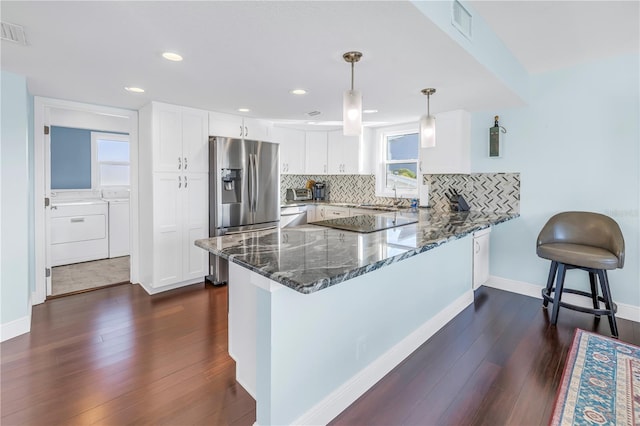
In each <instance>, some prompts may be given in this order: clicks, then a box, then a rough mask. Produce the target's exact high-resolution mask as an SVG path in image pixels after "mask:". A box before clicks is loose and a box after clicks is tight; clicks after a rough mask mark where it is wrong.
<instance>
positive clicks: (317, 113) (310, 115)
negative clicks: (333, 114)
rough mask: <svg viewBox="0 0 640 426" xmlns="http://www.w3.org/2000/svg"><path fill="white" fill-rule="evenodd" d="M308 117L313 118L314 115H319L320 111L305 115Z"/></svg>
mask: <svg viewBox="0 0 640 426" xmlns="http://www.w3.org/2000/svg"><path fill="white" fill-rule="evenodd" d="M307 115H308V116H309V117H315V116H316V115H320V111H310V112H308V113H307Z"/></svg>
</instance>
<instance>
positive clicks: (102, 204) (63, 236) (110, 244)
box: [44, 108, 131, 298]
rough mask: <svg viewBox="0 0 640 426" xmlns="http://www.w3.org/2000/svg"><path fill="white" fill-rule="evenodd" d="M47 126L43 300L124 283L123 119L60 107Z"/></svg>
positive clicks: (126, 169)
mask: <svg viewBox="0 0 640 426" xmlns="http://www.w3.org/2000/svg"><path fill="white" fill-rule="evenodd" d="M50 123H51V124H50V125H49V126H47V127H46V128H45V129H44V131H45V133H46V132H49V141H50V147H49V159H48V160H49V161H46V163H47V165H48V166H49V173H46V175H47V177H48V178H49V186H50V189H51V193H50V194H51V197H50V203H51V209H50V215H49V218H48V220H47V223H48V225H49V226H48V228H49V230H50V232H49V235H50V237H49V239H48V240H49V244H48V245H47V246H48V251H49V253H50V254H49V259H50V265H51V269H50V270H51V280H50V282H51V286H50V289H48V291H47V297H50V298H51V297H60V296H65V295H69V294H76V293H79V292H84V291H89V290H93V289H96V288H103V287H105V286H111V285H116V284H121V283H128V282H129V278H130V258H129V251H130V249H129V245H130V244H129V241H130V220H129V217H130V203H129V198H130V173H131V172H130V167H131V166H130V144H129V134H128V126H129V123H128V118H126V117H116V116H109V115H104V114H97V113H90V112H81V111H73V110H66V109H62V108H60V109H52V110H51V117H50Z"/></svg>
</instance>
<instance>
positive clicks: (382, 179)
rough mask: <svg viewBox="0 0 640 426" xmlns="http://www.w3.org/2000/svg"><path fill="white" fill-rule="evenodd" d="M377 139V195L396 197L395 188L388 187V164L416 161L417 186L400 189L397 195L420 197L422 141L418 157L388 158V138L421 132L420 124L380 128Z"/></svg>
mask: <svg viewBox="0 0 640 426" xmlns="http://www.w3.org/2000/svg"><path fill="white" fill-rule="evenodd" d="M376 133H377V135H376V136H377V137H376V140H377V141H378V162H377V163H378V167H377V169H376V196H377V197H391V198H393V197H395V196H396V194H395V193H394V191H393V189H390V188H387V186H386V173H387V165H388V164H394V163H395V164H397V163H414V162H415V164H416V170H417V176H416V188H415V189H412V190H409V189H398V190H397V197H398V198H418V190H419V187H420V182H421V173H422V172H421V171H420V143H419V142H418V157H417V158H415V159H414V158H412V159H408V160H388V159H387V153H388V149H387V139H388V138H389V137H392V136H400V135H409V134H418V135H419V134H420V132H419V129H418V126H417V125H416V123H406V124H402V125H397V126H392V127H385V128H379V129H378V130H377V131H376Z"/></svg>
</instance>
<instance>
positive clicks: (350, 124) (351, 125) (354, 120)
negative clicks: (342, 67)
mask: <svg viewBox="0 0 640 426" xmlns="http://www.w3.org/2000/svg"><path fill="white" fill-rule="evenodd" d="M342 57H343V58H344V60H345V61H347V62H349V63H350V64H351V90H346V91H345V92H344V96H343V98H342V131H343V133H344V134H345V135H346V136H359V135H361V134H362V93H360V91H359V90H354V89H353V67H354V64H355V63H356V62H358V61H359V60H360V58H362V53H360V52H347V53H345V54H344V55H342Z"/></svg>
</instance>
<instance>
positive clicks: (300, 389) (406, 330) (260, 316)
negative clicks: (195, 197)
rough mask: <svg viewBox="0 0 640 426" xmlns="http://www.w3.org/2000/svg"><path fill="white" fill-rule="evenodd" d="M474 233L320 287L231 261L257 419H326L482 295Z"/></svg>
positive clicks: (237, 351) (239, 362)
mask: <svg viewBox="0 0 640 426" xmlns="http://www.w3.org/2000/svg"><path fill="white" fill-rule="evenodd" d="M471 247H472V239H471V236H470V235H467V236H465V237H463V238H460V239H457V240H453V241H450V242H447V243H445V244H443V245H441V246H438V247H436V248H434V249H432V250H429V251H426V252H424V253H421V254H419V255H416V256H413V257H410V258H408V259H405V260H402V261H400V262H396V263H393V264H390V265H388V266H384V267H382V268H379V269H376V270H374V271H371V272H369V273H366V274H364V275H361V276H358V277H355V278H352V279H350V280H347V281H344V282H342V283H339V284H336V285H334V286H331V287H328V288H326V289H323V290H321V291H318V292H315V293H312V294H302V293H298V292H296V291H294V290H292V289H290V288H288V287H285V286H283V285H281V284H279V283H277V282H275V281H272V280H270V279H268V278H266V277H264V276H262V275H259V274H257V273H255V272H252V271H251V270H249V269H246V268H244V267H242V266H240V265H238V264H236V263H233V262H230V263H229V354H230V355H231V357H232V358H233V359H235V361H236V368H237V370H236V377H237V380H238V382H239V383H240V384H241V385H242V386H243V387H245V389H246V390H247V391H248V392H249V393H250V394H251V395H252V396H253V397H254V398H255V399H256V417H257V419H256V424H258V425H285V424H326V423H328V422H329V421H331V420H332V419H333V418H334V417H336V416H337V415H338V414H339V413H340V412H342V411H343V410H344V409H345V408H347V407H348V406H349V405H350V404H351V403H353V402H354V401H355V400H356V399H357V398H358V397H360V396H361V395H362V394H363V393H364V392H366V391H367V390H368V389H369V388H370V387H371V386H373V385H374V384H375V383H376V382H377V381H378V380H380V379H381V378H382V377H384V375H386V374H387V373H388V372H389V371H391V370H392V369H393V368H394V367H395V366H396V365H398V364H399V363H400V362H401V361H402V360H403V359H404V358H406V357H407V356H408V355H409V354H411V353H412V352H413V351H414V350H415V349H417V348H418V347H419V346H420V345H421V344H422V343H424V342H425V341H426V340H427V339H428V338H429V337H431V336H432V335H433V334H434V333H435V332H437V331H438V330H439V329H440V328H442V327H443V326H444V325H445V324H446V323H447V322H448V321H450V320H451V319H452V318H453V317H455V316H456V315H457V314H458V313H459V312H461V311H462V310H463V309H464V308H465V307H467V306H468V305H470V304H471V303H472V302H473V291H472V283H471V280H472V249H471Z"/></svg>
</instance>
